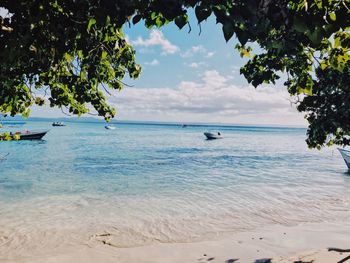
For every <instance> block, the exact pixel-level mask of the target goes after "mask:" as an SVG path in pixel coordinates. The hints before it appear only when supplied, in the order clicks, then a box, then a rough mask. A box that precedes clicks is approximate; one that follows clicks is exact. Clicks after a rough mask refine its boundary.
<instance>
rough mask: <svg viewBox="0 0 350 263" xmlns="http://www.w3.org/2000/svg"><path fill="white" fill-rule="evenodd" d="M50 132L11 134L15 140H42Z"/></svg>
mask: <svg viewBox="0 0 350 263" xmlns="http://www.w3.org/2000/svg"><path fill="white" fill-rule="evenodd" d="M48 132H49V130H46V131H23V132H10V137H11V138H12V139H14V140H41V139H42V138H43V137H44V136H45V135H46V133H48Z"/></svg>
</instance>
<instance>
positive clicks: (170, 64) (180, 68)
mask: <svg viewBox="0 0 350 263" xmlns="http://www.w3.org/2000/svg"><path fill="white" fill-rule="evenodd" d="M0 14H1V11H0ZM190 24H191V27H192V30H191V32H190V33H189V32H188V31H189V30H188V27H187V26H185V27H184V28H183V29H182V30H179V29H178V28H177V27H176V26H175V24H174V23H170V24H168V25H167V26H165V27H163V28H161V29H156V28H154V29H152V30H148V29H146V28H145V26H144V24H143V22H142V21H141V22H140V23H139V24H137V25H131V27H128V26H125V28H124V34H125V35H126V37H127V39H128V41H129V42H130V43H131V44H132V45H133V46H134V48H135V50H136V60H137V62H138V63H140V64H141V65H142V74H141V76H140V77H139V79H137V80H130V79H128V78H126V79H125V82H126V83H127V84H130V85H132V87H125V88H124V89H123V90H122V91H120V92H113V96H111V97H109V98H108V101H109V103H111V104H113V105H114V106H115V107H116V108H117V112H118V114H117V117H116V118H117V119H120V120H139V121H142V120H145V121H173V122H180V123H182V122H205V123H232V124H263V125H268V124H274V125H305V120H304V118H303V115H302V114H300V113H298V112H297V111H296V109H295V107H292V106H291V103H290V100H291V98H290V97H289V95H288V93H287V91H286V88H284V87H283V85H282V81H281V82H279V83H277V84H276V85H274V86H272V85H269V86H263V87H258V89H256V90H255V89H254V88H253V87H252V86H250V85H249V84H248V83H247V81H246V80H245V78H244V77H243V76H241V75H240V74H239V68H240V66H242V65H243V64H244V62H245V60H244V59H242V58H241V57H240V56H239V54H238V52H237V51H236V50H235V49H234V46H235V45H236V43H237V42H236V40H235V39H234V38H233V39H232V40H230V41H229V42H228V43H226V41H225V39H224V37H223V34H222V29H221V26H220V25H217V24H216V23H215V19H214V17H209V18H208V20H207V21H204V22H202V24H201V34H199V32H200V29H199V26H198V25H197V22H196V20H195V16H194V14H193V12H191V13H190ZM31 116H40V117H43V116H48V117H56V116H57V117H59V116H60V117H61V116H62V113H61V111H60V110H55V109H49V108H48V107H43V108H38V107H34V108H33V109H32V114H31Z"/></svg>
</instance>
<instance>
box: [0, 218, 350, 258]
mask: <svg viewBox="0 0 350 263" xmlns="http://www.w3.org/2000/svg"><path fill="white" fill-rule="evenodd" d="M98 240H99V242H95V243H93V244H91V243H89V242H87V243H86V244H77V245H72V246H70V247H66V248H65V249H62V248H60V249H57V250H50V251H42V253H41V255H38V256H31V257H18V256H16V258H8V259H2V260H1V262H29V263H34V262H36V263H37V262H38V263H44V262H45V263H70V262H72V263H73V262H87V263H89V262H108V263H109V262H113V263H115V262H118V263H123V262H128V263H151V262H152V263H161V262H162V263H164V262H169V263H175V262H177V263H178V262H193V263H204V262H225V263H233V262H243V263H246V262H256V263H262V262H284V263H286V262H295V261H297V262H298V261H301V262H318V263H323V262H324V263H332V262H338V261H340V260H341V259H343V258H345V257H346V256H349V255H350V253H339V252H334V251H331V252H329V251H328V250H327V248H329V247H337V248H342V249H349V248H350V222H344V223H336V224H335V223H308V224H301V225H298V226H293V227H286V226H279V225H274V226H269V227H265V228H262V229H258V230H255V231H249V232H241V233H237V234H232V236H230V237H228V238H225V239H222V240H214V241H203V242H196V243H158V244H153V245H149V246H141V247H133V248H118V244H114V243H113V241H112V240H111V239H110V237H109V235H108V233H104V234H100V235H99V238H98ZM0 255H1V246H0Z"/></svg>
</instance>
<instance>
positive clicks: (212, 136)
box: [204, 132, 222, 140]
mask: <svg viewBox="0 0 350 263" xmlns="http://www.w3.org/2000/svg"><path fill="white" fill-rule="evenodd" d="M204 135H205V137H207V139H208V140H215V139H221V138H222V135H221V133H220V132H205V133H204Z"/></svg>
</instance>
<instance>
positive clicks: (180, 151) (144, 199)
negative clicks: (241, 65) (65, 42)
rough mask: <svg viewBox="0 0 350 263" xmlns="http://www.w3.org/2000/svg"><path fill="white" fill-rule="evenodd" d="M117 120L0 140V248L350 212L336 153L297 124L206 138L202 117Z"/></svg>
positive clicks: (127, 238)
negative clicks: (194, 122)
mask: <svg viewBox="0 0 350 263" xmlns="http://www.w3.org/2000/svg"><path fill="white" fill-rule="evenodd" d="M50 124H51V123H45V122H28V123H27V124H26V125H25V126H24V127H23V128H28V129H30V130H33V129H43V128H48V127H49V126H50ZM116 127H117V129H116V130H106V129H104V126H103V124H93V123H85V124H83V123H68V126H66V127H58V128H51V131H50V132H49V133H48V134H47V135H46V137H45V140H44V141H20V142H3V143H1V146H0V152H1V153H10V155H9V156H8V157H7V160H6V161H5V162H2V163H1V164H0V166H1V170H0V259H1V257H2V256H3V257H8V256H9V255H10V254H11V255H14V254H16V253H18V254H30V253H36V252H37V251H38V250H40V246H39V245H38V244H40V245H41V246H52V247H57V246H64V245H67V244H76V243H84V244H85V243H88V242H98V241H99V240H101V235H100V236H99V234H101V233H102V234H103V233H108V235H106V236H108V238H109V240H110V242H113V245H115V246H120V247H125V246H135V245H143V244H149V243H152V242H186V241H197V240H203V239H208V238H213V237H217V236H221V235H224V234H225V233H232V232H237V231H242V230H246V229H252V228H256V227H260V226H263V225H267V224H276V223H278V224H284V225H293V224H297V223H300V222H320V221H334V220H346V219H348V218H349V213H348V211H349V208H350V203H349V202H350V192H349V191H348V189H349V187H350V177H349V176H346V175H347V174H346V173H347V170H346V166H345V164H344V163H343V160H342V159H341V157H340V155H339V154H338V153H337V152H334V154H332V150H329V149H328V150H327V149H326V150H323V151H316V150H313V151H311V150H308V149H307V147H306V144H305V142H304V140H305V130H303V129H281V128H258V127H235V128H228V127H225V128H222V129H220V128H216V129H220V130H221V131H222V132H223V134H224V138H223V139H221V140H214V141H206V140H205V138H204V136H203V133H202V132H203V130H206V129H207V127H187V128H186V129H182V128H181V127H180V126H178V127H177V126H156V125H125V124H123V125H119V126H116ZM102 236H103V235H102ZM33 244H37V245H33ZM35 251H36V252H35Z"/></svg>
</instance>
